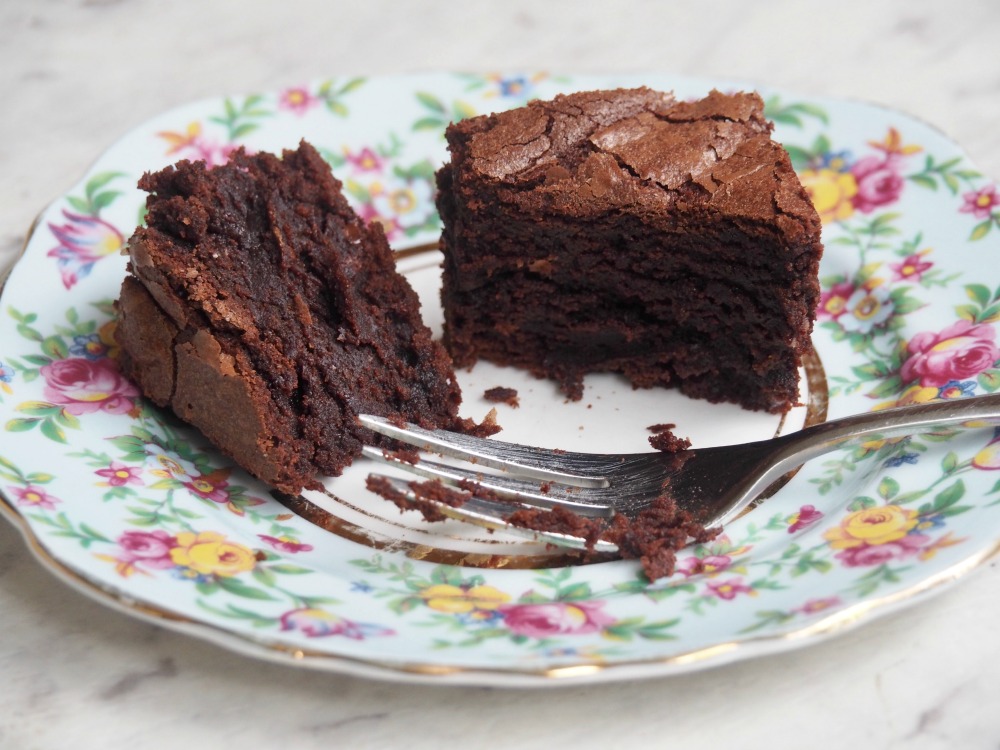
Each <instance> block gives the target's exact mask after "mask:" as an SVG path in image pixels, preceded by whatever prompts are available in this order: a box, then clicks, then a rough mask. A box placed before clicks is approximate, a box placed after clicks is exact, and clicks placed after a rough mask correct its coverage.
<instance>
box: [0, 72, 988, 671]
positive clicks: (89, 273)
mask: <svg viewBox="0 0 1000 750" xmlns="http://www.w3.org/2000/svg"><path fill="white" fill-rule="evenodd" d="M641 84H645V85H650V86H652V87H655V88H661V89H668V90H669V89H672V90H674V91H676V92H677V94H678V95H679V96H681V97H689V96H695V95H701V94H704V93H705V92H706V91H707V90H708V89H709V88H711V86H712V85H714V86H717V87H719V88H724V89H725V88H737V87H736V86H732V85H730V84H725V83H709V82H705V81H695V80H689V79H678V78H674V77H667V76H662V75H644V76H631V75H630V76H587V77H583V76H580V77H575V76H573V77H554V76H549V75H459V74H424V75H415V76H399V77H382V78H372V79H363V78H341V79H330V80H325V81H317V82H314V83H310V84H308V85H304V86H301V87H297V88H291V89H288V90H285V91H282V92H278V93H268V94H260V95H250V96H235V97H229V98H223V99H215V100H209V101H204V102H199V103H195V104H191V105H189V106H186V107H183V108H180V109H177V110H174V111H171V112H168V113H166V114H164V115H162V116H160V117H158V118H156V119H154V120H152V121H151V122H149V123H147V124H145V125H143V126H142V127H140V128H137V129H136V130H134V131H132V132H131V133H129V134H127V135H126V136H125V137H124V138H123V139H121V140H120V141H119V142H118V143H116V144H115V145H114V146H112V148H111V149H110V150H109V151H108V152H107V153H106V154H104V155H103V156H102V157H101V158H100V159H99V160H98V161H97V163H96V164H95V165H94V166H93V168H92V169H91V170H90V172H89V173H88V174H87V175H86V176H85V178H84V179H83V180H82V181H81V182H80V183H79V184H78V185H76V186H74V187H73V189H72V190H70V191H69V192H68V193H67V194H66V195H65V196H63V197H61V198H60V199H59V200H57V201H55V202H54V203H53V204H52V205H51V206H50V207H49V208H48V209H46V210H45V212H44V213H43V214H42V215H41V216H40V217H39V220H38V222H37V224H36V225H35V227H34V230H33V231H32V233H31V236H30V238H29V240H28V242H27V245H26V248H25V252H24V255H23V257H22V258H21V260H20V261H19V262H18V263H17V265H16V266H15V268H14V269H13V271H12V272H11V274H10V276H9V278H8V281H7V283H6V286H5V289H4V291H3V305H2V313H0V315H2V319H0V342H2V343H0V408H2V411H3V418H2V420H0V424H2V425H3V429H4V431H5V432H6V433H7V437H6V439H5V440H4V442H3V445H2V448H0V490H2V493H3V496H2V498H0V510H2V511H3V513H4V515H6V516H8V517H9V518H10V519H11V520H12V521H13V522H14V523H15V524H16V525H17V526H18V527H19V528H20V529H21V531H22V532H23V534H24V535H25V537H26V538H27V540H28V541H29V543H30V545H31V547H32V549H33V550H34V551H35V552H36V553H37V554H38V556H39V557H40V559H41V560H42V561H43V563H45V564H46V565H47V566H48V567H49V568H51V569H52V570H53V571H54V572H55V573H57V574H58V575H60V576H61V577H62V578H64V579H65V580H67V581H68V582H70V583H71V584H73V585H75V586H77V587H78V588H80V589H82V590H83V591H85V592H87V593H89V594H91V595H93V596H95V597H97V598H98V599H99V600H101V601H103V602H106V603H108V604H111V605H114V606H117V607H120V608H122V609H124V610H125V611H127V612H129V613H131V614H134V615H136V616H140V617H145V618H150V619H153V620H155V621H156V622H159V623H162V624H163V625H165V626H167V627H171V628H175V629H178V630H181V631H184V632H188V633H191V634H194V635H197V636H200V637H203V638H207V639H210V640H213V641H215V642H218V643H220V644H222V645H224V646H227V647H230V648H233V649H236V650H239V651H242V652H245V653H247V654H251V655H254V656H258V657H264V658H272V659H276V660H286V661H288V662H290V663H295V664H301V665H303V666H310V667H316V668H323V669H330V670H334V671H341V672H352V673H356V674H362V675H367V676H372V677H382V678H388V679H396V680H404V679H408V680H423V681H438V682H441V681H445V682H465V683H480V684H490V685H540V684H561V683H564V682H566V681H573V680H579V679H586V680H613V679H631V678H635V677H640V676H652V675H661V674H670V673H676V672H680V671H683V670H687V669H694V668H700V667H704V666H708V665H715V664H721V663H724V662H726V661H731V660H734V659H737V658H744V657H749V656H754V655H760V654H764V653H767V652H770V651H775V650H782V649H787V648H791V647H793V646H795V645H798V644H802V643H808V642H815V641H816V640H818V638H819V637H821V636H825V635H828V634H831V633H834V632H838V631H841V630H843V629H844V628H846V627H848V626H850V625H852V624H855V623H858V622H861V621H863V620H865V619H867V617H868V616H869V615H874V614H877V613H881V612H885V611H888V610H890V609H891V608H892V606H893V605H896V604H898V603H901V602H913V601H916V600H918V599H920V598H921V597H922V596H923V595H924V594H925V593H926V592H929V591H931V590H934V589H936V588H939V586H938V584H940V583H942V582H948V581H952V580H954V579H956V578H957V577H959V576H960V575H961V574H963V573H965V572H967V571H969V570H971V569H973V568H975V567H977V566H978V565H979V564H981V563H982V562H983V561H984V560H986V559H988V558H989V557H991V556H992V555H993V554H994V553H995V552H996V551H997V548H998V540H1000V482H998V481H997V476H998V475H997V474H992V473H991V472H993V471H995V470H997V469H1000V435H998V433H996V432H994V431H993V430H992V429H982V430H973V431H967V432H964V433H960V432H956V431H941V432H936V433H933V434H926V435H921V436H919V437H914V438H911V439H908V440H897V441H891V442H885V441H882V442H870V443H866V444H864V445H859V446H855V447H852V448H849V449H844V450H843V451H841V452H839V453H835V454H831V455H830V456H828V457H826V459H824V460H817V461H814V462H811V463H810V464H809V465H807V466H806V467H804V468H803V469H802V470H801V471H800V472H799V473H798V474H797V475H796V476H795V477H794V478H792V480H791V481H790V482H789V483H788V484H787V485H785V486H784V487H783V488H782V489H781V490H780V491H779V492H778V493H777V494H775V495H774V496H773V497H771V498H769V499H768V500H767V501H766V502H764V503H762V504H760V505H759V506H758V507H757V508H755V509H754V510H753V511H751V512H750V513H748V514H746V515H744V516H743V517H741V518H740V519H738V520H736V521H734V522H733V523H731V524H730V525H729V526H728V527H727V528H726V529H725V533H724V535H722V536H721V537H719V538H718V539H717V540H716V541H714V542H712V543H711V544H706V545H703V546H694V547H690V548H688V549H686V550H684V551H683V552H682V553H681V555H680V558H679V566H678V570H677V572H676V574H675V575H673V576H672V577H670V578H666V579H662V580H659V581H656V582H653V583H650V582H649V581H647V580H646V579H645V578H644V577H643V575H642V573H641V570H640V568H639V566H638V565H636V564H634V563H632V562H622V561H605V562H597V563H592V564H588V565H567V564H566V560H565V559H564V558H563V557H561V556H560V555H559V553H557V552H553V551H552V550H549V549H546V548H545V547H544V546H542V545H539V544H536V543H532V542H530V541H520V540H517V539H514V538H509V539H508V538H506V537H504V536H502V535H494V536H484V537H478V536H476V533H475V532H469V531H468V529H466V528H465V527H462V528H457V527H461V525H460V524H453V525H452V526H449V525H447V524H445V525H443V526H441V527H435V526H431V525H427V524H424V523H422V522H413V521H412V519H409V518H408V516H407V514H400V513H398V512H397V511H396V510H395V509H394V508H391V510H387V508H390V506H388V505H387V504H385V503H384V502H383V501H380V500H378V499H377V498H374V497H372V496H369V495H368V493H367V492H366V491H365V490H364V489H363V484H362V483H363V477H364V475H365V474H366V473H367V472H368V471H369V470H370V468H371V467H370V466H368V465H366V464H365V462H363V461H362V462H359V463H358V464H357V465H356V466H355V467H353V468H352V469H351V470H349V471H348V472H347V473H345V475H344V476H343V477H339V478H337V479H331V480H329V481H328V482H327V483H326V491H325V492H318V493H312V494H311V495H308V496H306V497H305V498H303V499H300V500H296V501H294V502H292V503H289V502H287V501H285V502H284V503H283V502H279V500H278V499H276V498H274V497H272V496H271V495H270V494H269V493H268V492H267V490H266V488H265V487H263V486H261V485H260V484H259V483H257V482H255V481H254V480H252V479H251V478H250V477H248V476H246V475H245V474H244V473H242V472H241V471H240V470H238V469H236V468H234V467H233V466H232V465H230V464H229V463H228V462H227V461H226V460H225V459H224V458H222V457H221V456H219V455H218V454H217V453H215V452H213V450H212V449H211V448H210V447H208V446H206V445H205V444H204V441H203V439H202V438H201V437H200V435H199V434H198V433H196V432H195V431H192V430H190V429H188V428H186V427H185V426H183V425H181V424H179V423H177V422H176V421H175V420H173V419H172V418H171V417H170V416H169V415H168V414H165V413H163V412H160V411H159V410H157V409H155V408H153V407H152V406H151V405H150V404H148V403H146V402H145V401H144V400H143V399H142V398H140V397H139V394H138V393H137V391H136V389H135V388H134V386H133V385H132V384H131V383H129V382H128V381H126V380H125V379H123V378H122V377H121V375H120V374H119V373H118V370H117V368H116V364H115V362H116V360H115V357H116V351H115V344H114V340H113V337H112V335H111V334H112V330H113V326H114V310H113V305H112V301H113V300H114V298H115V297H116V294H117V290H118V286H119V284H120V281H121V278H122V275H123V273H124V266H125V259H124V258H123V257H122V256H121V255H120V254H119V250H120V249H121V247H122V245H123V243H124V241H125V239H126V237H127V236H128V235H129V233H130V232H131V231H132V229H133V228H134V226H135V225H136V223H137V222H138V221H140V220H141V210H142V203H143V195H141V194H140V193H139V191H138V190H137V189H135V187H134V185H135V183H136V179H137V178H138V176H139V175H140V174H141V173H142V172H144V171H147V170H154V169H158V168H160V167H162V166H165V165H167V164H169V163H171V162H173V161H176V160H178V159H181V158H191V159H205V160H207V161H208V162H210V163H213V164H216V163H219V162H221V161H223V160H225V159H226V158H227V156H228V154H229V153H230V152H231V151H232V150H233V149H234V148H235V147H236V146H237V145H246V146H247V147H248V148H249V149H255V150H271V151H274V150H279V149H281V148H286V147H294V146H295V145H296V144H297V142H298V141H299V140H300V139H301V138H305V139H307V140H309V141H310V142H311V143H312V144H313V145H315V146H316V147H317V148H319V149H320V151H321V153H323V154H324V156H325V157H326V158H327V159H328V160H329V162H330V164H331V165H332V167H333V169H334V173H335V174H336V175H337V176H338V177H340V178H341V179H342V180H343V182H344V185H345V190H346V192H347V194H348V195H349V197H350V198H351V200H352V201H353V203H354V205H355V206H356V208H357V210H358V211H359V212H360V213H361V214H362V215H363V216H364V217H366V218H367V219H369V220H373V221H380V222H382V223H383V225H384V226H385V228H386V231H387V234H388V236H389V239H390V242H391V243H392V244H393V245H394V247H396V248H398V249H401V250H404V249H406V248H413V247H416V246H422V245H426V244H427V243H432V242H433V241H434V240H436V237H437V232H438V217H437V215H436V213H435V210H434V205H433V190H434V187H433V186H434V183H433V173H434V170H435V168H436V167H437V166H438V165H439V164H440V163H441V162H442V161H443V159H445V158H446V151H445V146H444V141H443V136H442V132H443V128H444V126H445V124H446V123H447V122H449V121H450V120H453V119H457V118H462V117H466V116H469V115H472V114H475V113H479V112H488V111H493V110H497V109H502V108H507V107H511V106H516V105H519V104H522V103H524V102H525V101H527V100H528V99H529V98H534V97H541V98H548V97H551V96H552V95H554V94H556V93H558V92H562V91H570V90H578V89H590V88H599V87H614V86H630V85H641ZM761 93H762V95H763V96H764V98H765V100H766V103H767V113H768V115H769V117H770V118H771V119H773V120H774V121H775V123H776V128H775V134H776V137H777V138H778V139H779V140H781V141H782V142H783V143H784V144H785V145H786V147H787V149H788V151H789V152H790V154H791V155H792V158H793V161H794V163H795V165H796V168H797V169H798V170H799V172H800V174H801V177H802V180H803V182H804V183H805V184H806V185H807V186H808V188H809V189H810V191H811V193H812V195H813V198H814V201H815V203H816V206H817V208H818V210H819V211H820V213H821V214H822V217H823V219H824V222H825V224H824V237H825V243H826V247H827V251H826V256H825V258H824V261H823V266H822V283H823V296H822V300H821V304H820V308H819V311H818V320H817V326H816V331H815V335H814V344H815V347H816V350H817V353H818V358H819V360H820V361H821V363H822V365H823V367H824V368H825V374H826V380H825V382H824V381H823V380H822V378H821V377H817V378H811V379H810V380H809V383H808V388H809V390H810V397H811V399H813V400H815V398H816V397H825V399H826V402H825V403H826V408H828V410H829V413H830V415H831V416H842V415H846V414H849V413H853V412H859V411H864V410H869V409H876V408H882V407H885V406H888V405H893V404H906V403H913V402H920V401H928V400H932V399H949V398H960V397H963V396H967V395H971V394H975V393H981V392H987V391H994V390H996V389H997V388H998V386H1000V362H998V360H1000V348H998V346H997V342H996V324H997V321H998V319H1000V288H998V287H997V286H996V284H997V283H998V280H997V279H993V280H990V279H988V278H984V273H983V269H988V268H993V267H996V262H997V256H998V255H1000V194H998V191H997V187H996V185H995V183H992V182H990V181H988V180H986V179H984V178H983V176H981V175H980V174H979V173H978V172H977V171H976V170H975V169H974V168H973V167H972V166H971V165H970V164H969V162H968V160H967V159H966V157H965V156H964V155H963V154H962V152H961V151H960V150H959V149H958V148H957V147H956V146H955V145H954V144H953V143H951V142H949V141H948V140H947V139H945V138H944V137H942V136H941V135H940V134H939V133H938V132H936V131H935V130H933V129H932V128H929V127H927V126H926V125H924V124H922V123H920V122H916V121H914V120H913V119H911V118H909V117H907V116H905V115H902V114H899V113H897V112H892V111H888V110H885V109H882V108H879V107H875V106H871V105H866V104H861V103H855V102H845V101H832V100H820V99H812V98H806V97H802V96H797V95H794V94H790V93H786V92H777V91H772V90H762V91H761ZM990 258H993V260H990ZM400 267H401V268H402V270H403V271H404V272H405V273H406V274H407V275H408V276H409V277H410V279H411V281H412V282H413V283H414V285H415V287H417V289H418V291H419V292H420V294H421V295H422V297H423V299H424V303H425V310H426V316H427V318H428V321H429V323H430V324H431V325H432V326H437V325H439V311H438V310H437V309H436V300H435V298H436V290H437V284H438V266H437V259H436V256H435V255H434V253H433V251H428V252H402V253H401V254H400ZM460 380H461V383H462V386H463V390H464V393H465V406H464V409H465V410H467V411H469V412H470V414H469V416H475V417H482V415H483V414H484V413H485V412H486V410H487V409H488V408H489V407H490V405H489V404H488V403H487V402H486V401H485V400H484V399H483V397H482V395H481V394H482V393H483V391H484V389H485V388H489V387H491V386H496V385H504V386H514V387H516V388H517V390H518V392H519V394H520V397H521V403H520V407H519V408H516V409H515V408H512V407H510V406H507V405H501V406H500V407H498V409H499V413H500V421H501V424H503V425H504V426H505V428H506V430H507V432H506V433H505V434H506V435H507V437H508V438H509V439H514V440H522V441H524V440H530V441H532V442H547V443H550V444H553V445H558V446H561V447H569V448H578V449H584V450H604V449H610V448H613V447H616V448H627V447H628V446H629V444H630V441H631V443H632V444H633V445H632V447H633V448H634V449H637V450H641V449H643V448H644V447H648V446H646V445H645V438H646V436H647V435H648V433H647V432H646V431H645V426H646V425H649V424H651V423H654V422H673V423H675V424H677V425H678V432H680V433H681V434H686V435H689V436H690V437H691V438H692V440H693V442H694V443H695V444H709V443H723V442H731V441H734V440H740V439H748V438H754V437H765V436H767V435H768V434H772V433H773V432H774V431H775V430H780V429H788V428H790V427H791V428H794V427H797V426H799V425H801V423H802V420H803V419H809V418H810V417H809V414H806V415H793V417H792V418H791V422H788V423H786V424H784V425H782V424H775V423H774V420H773V419H772V418H771V417H769V416H763V415H759V414H751V413H747V412H743V411H740V410H739V409H736V408H734V407H726V406H718V407H716V406H707V405H705V404H692V403H690V402H688V401H687V400H686V399H684V398H683V397H680V396H678V395H677V394H675V393H673V392H664V391H632V390H631V389H630V388H628V387H624V386H623V385H622V384H621V383H620V382H618V381H617V380H616V379H615V378H605V377H593V378H589V379H588V381H587V390H586V394H585V396H584V399H583V401H581V402H576V403H567V402H565V401H564V400H563V399H562V398H561V397H559V396H558V395H557V393H556V391H555V389H554V388H553V387H552V386H551V384H549V383H546V382H544V381H537V380H532V379H530V378H526V377H525V376H524V375H523V374H521V373H518V372H515V371H511V370H501V369H499V368H492V367H489V366H486V365H477V367H476V368H474V369H473V370H471V371H469V372H464V373H461V374H460ZM706 410H709V411H711V414H710V415H706ZM476 412H478V413H476ZM815 416H816V415H815V413H813V417H814V418H815ZM706 417H707V418H706Z"/></svg>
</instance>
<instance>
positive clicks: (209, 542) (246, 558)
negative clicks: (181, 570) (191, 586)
mask: <svg viewBox="0 0 1000 750" xmlns="http://www.w3.org/2000/svg"><path fill="white" fill-rule="evenodd" d="M170 559H171V560H173V561H174V563H176V564H177V565H180V566H182V567H185V568H189V569H191V570H193V571H194V572H196V573H201V574H203V575H216V576H222V577H223V578H228V577H230V576H235V575H239V574H240V573H246V572H247V571H248V570H253V567H254V566H255V565H256V564H257V558H256V556H255V555H254V553H253V550H251V549H250V548H249V547H244V546H243V545H242V544H237V543H236V542H229V541H226V538H225V537H224V536H223V535H222V534H219V533H217V532H215V531H202V532H200V533H198V534H195V533H193V532H191V531H184V532H181V533H180V534H178V535H177V546H176V547H174V548H173V549H171V550H170Z"/></svg>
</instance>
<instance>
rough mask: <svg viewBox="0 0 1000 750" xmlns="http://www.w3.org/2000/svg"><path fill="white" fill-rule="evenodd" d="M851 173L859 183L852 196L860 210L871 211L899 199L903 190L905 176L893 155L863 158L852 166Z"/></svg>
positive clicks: (855, 205) (852, 200)
mask: <svg viewBox="0 0 1000 750" xmlns="http://www.w3.org/2000/svg"><path fill="white" fill-rule="evenodd" d="M851 174H853V175H854V179H855V180H856V181H857V183H858V192H857V193H855V194H854V197H852V198H851V203H853V204H854V207H855V208H856V209H857V210H858V211H863V212H864V213H871V212H872V211H874V210H875V209H876V208H879V207H880V206H885V205H888V204H890V203H893V202H894V201H897V200H899V196H900V194H901V193H902V192H903V178H902V177H901V176H900V174H899V171H898V169H897V164H896V160H895V159H893V158H892V157H891V156H890V157H887V158H880V157H878V156H869V157H866V158H864V159H861V160H859V161H857V162H856V163H855V164H854V166H852V167H851Z"/></svg>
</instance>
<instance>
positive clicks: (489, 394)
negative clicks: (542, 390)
mask: <svg viewBox="0 0 1000 750" xmlns="http://www.w3.org/2000/svg"><path fill="white" fill-rule="evenodd" d="M483 398H485V399H486V400H487V401H489V402H490V403H491V404H507V406H509V407H511V408H512V409H516V408H517V407H519V406H520V405H521V400H520V399H519V398H518V395H517V390H516V389H514V388H504V387H503V386H497V387H496V388H489V389H487V390H486V392H485V393H484V394H483Z"/></svg>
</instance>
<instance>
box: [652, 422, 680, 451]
mask: <svg viewBox="0 0 1000 750" xmlns="http://www.w3.org/2000/svg"><path fill="white" fill-rule="evenodd" d="M676 426H677V425H675V424H653V425H650V426H649V427H647V428H646V429H647V430H649V431H650V432H652V433H653V434H652V435H650V436H649V444H650V445H651V446H653V447H654V448H655V449H656V450H658V451H663V452H664V453H680V452H681V451H685V450H687V449H688V448H690V447H691V441H690V440H688V439H687V438H682V437H678V436H677V435H675V434H674V433H673V432H672V430H673V428H674V427H676Z"/></svg>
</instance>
